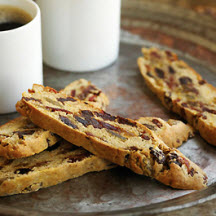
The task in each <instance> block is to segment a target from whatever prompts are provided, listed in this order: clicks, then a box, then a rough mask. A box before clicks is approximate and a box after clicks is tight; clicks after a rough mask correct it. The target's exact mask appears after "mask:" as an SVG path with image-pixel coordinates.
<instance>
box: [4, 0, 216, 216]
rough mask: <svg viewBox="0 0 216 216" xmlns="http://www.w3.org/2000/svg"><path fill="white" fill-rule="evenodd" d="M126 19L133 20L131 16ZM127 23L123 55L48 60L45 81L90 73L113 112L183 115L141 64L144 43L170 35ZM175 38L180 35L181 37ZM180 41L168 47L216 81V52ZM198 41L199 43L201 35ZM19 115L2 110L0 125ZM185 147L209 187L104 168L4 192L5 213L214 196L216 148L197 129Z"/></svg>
mask: <svg viewBox="0 0 216 216" xmlns="http://www.w3.org/2000/svg"><path fill="white" fill-rule="evenodd" d="M125 2H127V1H125ZM134 2H135V1H134ZM137 2H138V3H140V2H141V1H137ZM143 2H145V1H143ZM146 2H147V1H146ZM123 7H124V5H123ZM123 12H124V11H123ZM125 13H126V12H125ZM123 14H124V13H123ZM126 19H127V20H128V17H127V18H126ZM136 26H137V25H136ZM123 29H125V30H123V31H122V35H121V39H122V43H121V47H120V56H119V59H118V61H117V62H116V63H114V64H113V65H111V66H109V67H107V68H105V69H102V70H100V71H97V72H92V73H84V74H78V73H70V72H62V71H58V70H55V69H52V68H50V67H46V66H45V67H44V82H45V85H48V86H51V87H54V88H56V89H58V90H59V89H61V88H63V87H64V86H65V85H67V84H69V83H70V82H72V81H74V80H76V79H80V78H85V79H88V80H90V81H92V82H93V83H94V84H96V85H97V86H98V87H100V88H101V89H102V90H103V91H104V92H105V93H106V94H107V95H108V97H109V99H110V101H111V103H110V106H109V107H108V112H110V113H112V114H115V115H120V116H124V117H129V118H132V119H137V118H139V117H141V116H156V117H161V118H164V119H168V118H170V117H172V118H178V116H175V115H174V114H171V113H169V112H168V111H167V110H166V109H165V108H163V107H162V106H161V103H160V102H159V100H158V99H157V98H156V97H155V96H154V95H153V94H152V93H151V92H150V90H148V89H147V87H146V85H145V84H144V81H143V79H142V77H141V75H140V73H139V70H138V68H137V65H136V59H137V57H138V56H139V55H140V49H141V46H158V47H162V48H167V47H168V44H166V43H164V41H165V42H166V40H164V41H163V40H160V41H158V40H155V41H154V40H153V39H154V38H153V39H152V38H151V39H152V40H150V39H149V38H148V35H147V34H146V37H147V39H145V34H144V35H143V32H145V33H147V32H146V31H145V28H143V26H142V27H140V30H139V32H138V30H137V29H136V28H134V29H136V32H133V31H132V27H131V23H127V22H125V20H124V18H123ZM157 31H158V29H157ZM130 32H133V33H135V34H136V35H132V34H131V33H130ZM138 33H139V34H138ZM161 37H162V36H161ZM162 38H163V39H164V37H162ZM171 38H172V39H173V38H174V37H173V36H172V37H171ZM157 39H158V38H157ZM173 40H174V41H176V38H174V39H173ZM159 42H161V43H159ZM181 42H182V47H184V49H183V50H182V49H180V48H179V49H178V46H177V44H176V43H171V44H169V45H170V46H169V48H170V49H174V50H175V51H176V52H177V53H178V54H179V56H180V58H181V59H183V60H185V61H186V62H187V63H189V64H190V65H191V66H192V67H194V68H195V69H196V70H197V71H198V72H199V73H200V74H201V75H202V76H203V77H204V78H205V79H206V80H208V81H209V82H210V83H212V84H213V85H215V86H216V71H215V70H214V67H212V66H213V63H212V62H211V59H212V55H214V54H215V53H214V52H212V51H211V52H206V53H207V54H208V55H209V58H206V59H205V60H204V61H201V60H200V55H196V54H199V53H196V52H192V47H191V46H192V45H191V46H190V44H187V46H184V44H185V43H186V42H185V43H184V41H181ZM193 43H195V42H193ZM196 43H197V46H200V44H198V41H196ZM171 45H173V46H171ZM202 49H203V50H204V51H205V49H206V47H203V46H200V48H199V50H202ZM203 50H202V52H203ZM207 54H206V55H207ZM208 60H209V61H208ZM209 62H211V64H210V63H209ZM16 116H18V114H17V113H14V114H9V115H1V116H0V125H1V124H3V123H6V122H7V121H8V120H10V119H13V118H15V117H16ZM180 150H181V151H182V152H183V153H184V154H185V155H186V156H187V157H189V158H190V159H191V160H192V161H194V162H195V163H197V164H198V165H200V166H201V167H202V168H203V169H204V171H205V172H206V173H207V175H208V177H209V187H208V188H207V189H205V190H203V191H197V192H194V191H182V190H174V189H171V188H169V187H166V186H164V185H162V184H160V183H158V182H156V181H154V180H151V179H150V178H147V177H144V176H139V175H136V174H134V173H132V172H131V171H130V170H128V169H126V168H115V169H113V170H109V171H103V172H100V173H89V174H86V175H84V176H82V177H79V178H76V179H72V180H69V181H67V182H64V183H62V184H60V185H57V186H53V187H50V188H46V189H42V190H40V191H38V192H34V193H31V194H24V195H15V196H11V197H5V198H0V213H1V214H7V215H29V214H31V215H59V214H60V213H61V215H115V214H119V215H123V214H125V215H145V214H146V215H147V214H148V215H149V214H154V213H158V212H166V211H170V210H175V209H179V208H184V207H188V206H192V205H195V204H197V203H201V202H204V201H206V200H210V199H213V198H215V197H216V195H215V194H216V173H215V171H214V170H215V169H214V168H215V165H216V159H215V158H216V157H215V156H216V148H215V147H212V146H210V145H208V144H207V143H206V142H205V141H203V140H202V138H200V137H199V135H196V137H195V138H193V139H191V140H190V141H188V142H187V143H185V144H184V145H183V146H182V147H180ZM30 212H31V213H30Z"/></svg>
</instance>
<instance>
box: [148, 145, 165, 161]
mask: <svg viewBox="0 0 216 216" xmlns="http://www.w3.org/2000/svg"><path fill="white" fill-rule="evenodd" d="M149 150H150V154H152V155H153V159H154V160H156V161H157V162H158V163H159V164H164V162H165V160H166V157H165V155H164V153H163V152H162V151H159V150H157V149H154V148H153V147H150V148H149Z"/></svg>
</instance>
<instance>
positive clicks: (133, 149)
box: [129, 146, 140, 151]
mask: <svg viewBox="0 0 216 216" xmlns="http://www.w3.org/2000/svg"><path fill="white" fill-rule="evenodd" d="M129 150H131V151H138V150H140V149H138V148H137V147H136V146H131V147H130V148H129Z"/></svg>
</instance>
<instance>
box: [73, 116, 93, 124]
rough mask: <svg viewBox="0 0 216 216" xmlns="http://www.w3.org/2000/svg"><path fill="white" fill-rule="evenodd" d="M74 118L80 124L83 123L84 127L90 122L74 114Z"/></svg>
mask: <svg viewBox="0 0 216 216" xmlns="http://www.w3.org/2000/svg"><path fill="white" fill-rule="evenodd" d="M74 118H75V119H76V120H77V121H78V122H80V123H81V124H83V125H84V126H85V127H87V126H88V125H90V124H91V123H90V122H89V121H87V120H85V119H82V118H80V117H79V116H77V115H75V116H74Z"/></svg>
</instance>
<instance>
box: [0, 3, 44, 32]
mask: <svg viewBox="0 0 216 216" xmlns="http://www.w3.org/2000/svg"><path fill="white" fill-rule="evenodd" d="M16 1H17V2H19V1H20V0H16ZM23 1H26V2H28V3H29V4H31V5H32V6H33V7H35V8H36V15H35V16H34V17H33V18H32V20H31V21H30V22H28V23H26V24H24V25H23V26H20V27H18V28H15V29H10V30H6V31H0V36H1V35H3V34H10V33H14V32H18V31H22V30H23V29H25V28H28V27H29V26H30V25H32V24H33V23H34V22H35V20H36V19H37V18H38V17H39V16H40V8H39V6H38V5H37V4H36V3H35V2H34V1H32V0H23ZM4 5H7V4H4ZM11 6H13V5H11ZM15 7H16V6H15ZM23 10H24V9H23ZM24 11H26V10H24ZM26 12H27V13H28V11H26Z"/></svg>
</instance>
